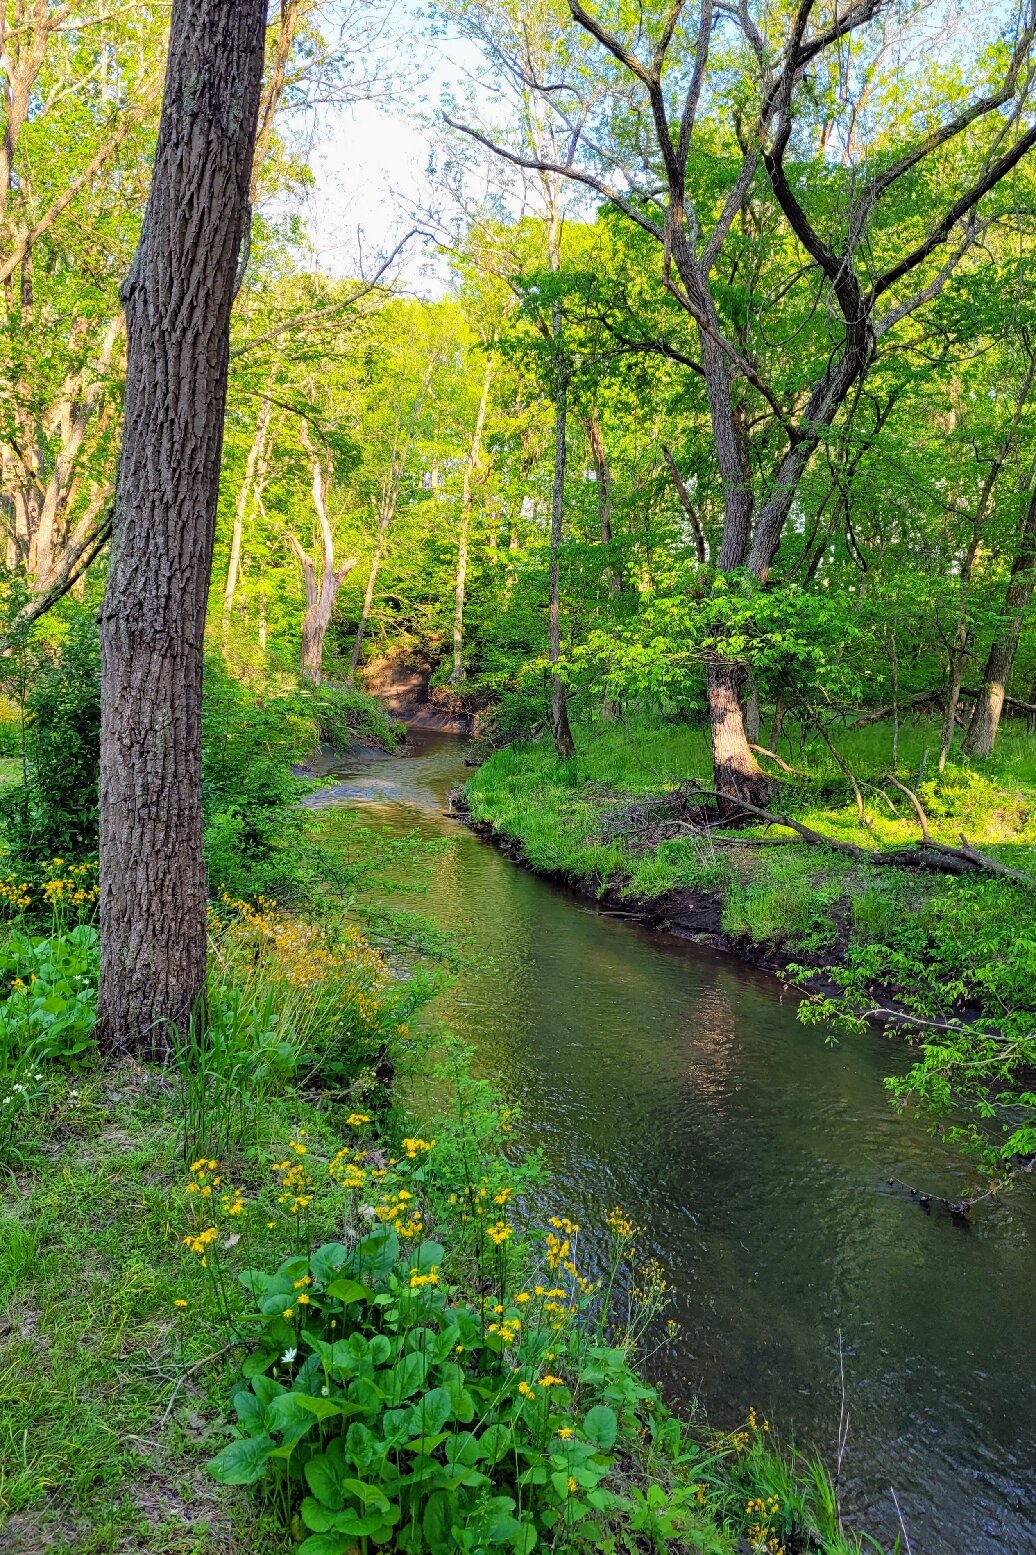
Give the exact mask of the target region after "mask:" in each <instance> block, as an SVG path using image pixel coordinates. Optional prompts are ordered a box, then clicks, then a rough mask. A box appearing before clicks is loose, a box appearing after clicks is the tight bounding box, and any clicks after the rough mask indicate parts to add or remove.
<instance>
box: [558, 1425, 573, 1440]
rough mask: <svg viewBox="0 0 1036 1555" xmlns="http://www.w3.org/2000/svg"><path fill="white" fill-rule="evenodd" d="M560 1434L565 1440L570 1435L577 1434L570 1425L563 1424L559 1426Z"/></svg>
mask: <svg viewBox="0 0 1036 1555" xmlns="http://www.w3.org/2000/svg"><path fill="white" fill-rule="evenodd" d="M558 1435H559V1436H560V1437H561V1440H562V1441H563V1442H567V1441H568V1439H569V1437H570V1436H574V1435H575V1432H574V1431H573V1430H572V1427H571V1426H570V1425H563V1426H560V1427H559V1429H558Z"/></svg>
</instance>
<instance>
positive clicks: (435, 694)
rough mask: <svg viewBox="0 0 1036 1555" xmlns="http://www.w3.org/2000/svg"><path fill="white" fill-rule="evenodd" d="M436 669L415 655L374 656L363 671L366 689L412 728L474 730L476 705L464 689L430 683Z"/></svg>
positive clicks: (391, 715) (444, 732) (451, 732)
mask: <svg viewBox="0 0 1036 1555" xmlns="http://www.w3.org/2000/svg"><path fill="white" fill-rule="evenodd" d="M434 669H435V666H434V665H433V664H432V663H430V662H429V661H428V660H426V659H421V658H418V657H416V656H415V657H402V656H400V655H392V656H390V657H386V658H383V659H375V660H374V661H373V662H372V663H371V664H369V665H368V666H367V668H366V669H365V670H364V672H363V689H364V690H365V691H366V692H367V693H368V695H370V696H373V697H377V698H378V700H379V701H380V702H382V703H383V704H384V706H385V708H386V710H387V712H388V714H389V716H390V717H391V718H394V719H396V720H397V721H398V722H399V723H405V724H407V725H408V726H410V727H411V728H415V729H438V730H439V731H440V732H441V733H443V734H472V733H474V726H475V720H476V718H477V709H476V708H474V707H471V706H469V705H468V700H467V699H466V698H465V697H464V696H463V694H462V693H459V692H452V691H449V690H447V689H446V688H445V687H443V686H435V687H429V684H428V683H429V681H430V679H431V677H432V674H433V672H434Z"/></svg>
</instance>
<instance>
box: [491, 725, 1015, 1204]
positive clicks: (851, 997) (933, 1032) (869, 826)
mask: <svg viewBox="0 0 1036 1555" xmlns="http://www.w3.org/2000/svg"><path fill="white" fill-rule="evenodd" d="M893 739H894V735H893V731H892V729H891V728H890V727H889V726H888V725H883V724H879V725H873V726H870V727H868V728H866V729H861V730H857V731H851V730H850V731H845V732H843V733H841V734H838V735H836V736H835V737H834V740H835V743H836V747H837V751H838V757H836V756H835V755H834V754H833V753H832V751H831V749H830V748H829V746H828V745H827V744H826V743H825V742H824V741H823V740H822V739H821V738H819V737H818V736H816V735H814V736H812V737H809V736H808V735H805V734H802V733H800V731H797V730H796V731H793V738H792V739H791V740H789V741H786V743H785V744H784V745H783V746H782V752H781V754H782V758H783V760H784V762H785V764H786V766H788V767H790V768H792V769H793V770H791V771H785V770H782V769H781V768H779V767H778V766H777V765H776V764H774V763H772V762H766V764H767V765H768V766H770V767H772V769H773V772H774V790H775V794H774V800H773V808H774V809H775V810H780V811H783V812H784V813H786V814H789V815H791V816H792V817H793V818H795V819H797V820H799V821H801V822H803V823H805V824H806V825H808V826H809V827H811V828H813V829H815V830H816V831H818V832H821V833H824V834H825V835H827V836H829V837H831V838H834V839H837V840H840V841H844V842H850V843H854V844H856V845H857V846H859V847H861V848H866V849H889V848H893V847H896V846H905V845H907V844H910V843H914V842H916V841H917V839H918V836H919V821H918V818H917V815H916V813H915V811H914V808H913V805H912V803H911V801H910V800H909V798H908V797H907V796H905V795H904V794H903V792H902V790H900V789H898V788H897V787H895V785H893V784H891V783H890V782H888V781H887V775H888V774H889V772H891V771H892V770H893ZM577 746H578V753H577V755H576V756H575V757H574V758H573V759H571V760H569V761H559V760H558V759H557V757H556V755H555V753H554V750H553V747H552V745H551V744H550V742H549V741H547V740H542V739H541V740H539V741H536V742H532V743H528V742H527V743H518V744H515V745H512V746H509V747H507V748H506V749H504V750H501V751H499V752H497V753H496V754H494V755H492V756H491V757H490V758H489V759H488V760H487V761H486V762H485V763H484V764H483V766H482V767H480V768H479V769H478V771H477V772H476V773H475V775H474V776H473V777H472V779H471V781H470V782H469V783H468V785H467V790H466V794H467V800H468V803H469V805H470V810H471V815H472V818H473V819H474V820H475V821H476V822H480V823H483V824H485V825H487V826H488V827H489V828H491V829H492V831H493V832H494V833H495V834H496V835H497V836H498V837H500V838H503V839H507V840H508V841H509V842H510V843H511V844H513V845H514V846H515V847H516V848H517V850H519V852H520V854H521V856H522V858H523V859H524V861H525V862H526V863H527V864H528V865H529V866H530V867H531V868H533V869H536V870H539V871H543V872H547V873H551V874H559V875H562V876H564V877H566V878H568V879H569V880H571V881H573V882H574V883H576V884H578V885H580V886H581V887H582V888H584V889H586V890H588V891H590V892H591V893H593V894H595V895H603V894H606V893H610V894H614V895H616V896H618V897H620V898H622V899H625V900H627V901H631V902H639V903H647V904H651V905H653V907H654V909H655V910H656V911H657V912H658V913H659V915H660V916H661V917H663V918H665V917H668V918H671V919H673V920H674V921H676V922H679V921H680V919H681V918H684V919H686V920H687V921H689V922H690V923H693V924H696V925H697V926H699V927H703V926H705V925H706V924H707V925H708V926H710V927H711V928H713V929H714V930H716V931H717V932H719V933H721V934H722V935H723V936H724V937H725V940H726V942H727V943H728V944H729V945H730V946H731V947H732V948H733V949H735V950H741V951H742V952H744V953H745V954H748V955H750V956H753V957H754V958H757V959H758V958H761V959H764V960H768V961H770V962H771V964H775V965H777V966H779V967H780V968H781V969H782V973H783V975H785V976H786V977H788V978H790V979H791V980H792V981H795V982H797V983H798V984H799V985H800V986H802V987H804V988H805V989H807V990H810V989H812V990H814V992H813V993H812V996H811V997H810V998H809V999H808V1000H807V1002H806V1003H805V1005H804V1006H803V1014H804V1016H805V1018H807V1019H815V1020H818V1021H823V1022H825V1023H827V1024H828V1029H831V1028H833V1027H834V1026H843V1027H852V1026H853V1025H858V1024H859V1021H860V1019H861V1014H870V1015H879V1016H888V1015H891V1016H892V1017H893V1019H894V1022H895V1026H896V1029H897V1030H898V1031H901V1032H903V1033H904V1034H906V1035H907V1036H908V1037H909V1040H911V1041H912V1042H913V1043H914V1044H915V1048H916V1053H917V1062H916V1063H915V1065H914V1066H913V1068H912V1070H911V1071H910V1072H909V1073H908V1075H907V1076H906V1077H905V1079H901V1080H898V1081H896V1082H895V1086H894V1091H895V1094H896V1095H897V1096H898V1097H899V1098H900V1099H901V1100H903V1101H904V1102H911V1103H916V1104H918V1105H920V1106H922V1107H924V1108H926V1109H928V1110H930V1111H931V1112H932V1113H933V1114H934V1115H935V1116H936V1118H937V1119H938V1120H940V1123H941V1122H942V1120H946V1119H949V1120H950V1123H951V1125H952V1128H953V1129H954V1130H955V1132H956V1133H957V1135H958V1137H959V1138H961V1140H962V1141H963V1142H964V1143H965V1144H966V1146H967V1147H968V1149H969V1150H970V1151H972V1152H973V1153H974V1154H975V1155H976V1156H977V1157H978V1158H979V1159H980V1160H981V1161H982V1163H983V1165H984V1166H985V1167H986V1168H987V1169H988V1170H989V1171H990V1172H991V1173H993V1174H994V1175H997V1174H1002V1173H1003V1172H1004V1171H1005V1170H1006V1169H1009V1168H1010V1167H1011V1166H1012V1165H1017V1164H1018V1162H1019V1160H1020V1159H1024V1158H1025V1157H1026V1156H1028V1155H1029V1154H1031V1153H1033V1152H1034V1151H1036V1127H1034V1126H1033V1117H1034V1115H1036V1114H1034V1109H1036V1097H1034V1096H1033V1095H1032V1094H1031V1092H1030V1091H1029V1090H1028V1089H1027V1086H1026V1083H1025V1081H1026V1074H1027V1072H1028V1070H1029V1069H1030V1067H1031V1065H1032V1064H1033V1062H1034V1061H1036V1043H1034V1042H1033V1031H1034V1028H1036V892H1034V891H1033V890H1032V889H1031V888H1029V887H1027V886H1025V885H1023V884H1020V883H1014V882H1012V881H1010V880H1007V879H1004V878H999V877H995V876H992V875H990V874H986V873H982V872H975V873H973V874H967V875H956V874H949V873H940V872H937V871H930V870H927V869H924V870H922V869H910V868H903V867H897V866H875V865H871V864H868V863H867V862H862V863H861V862H857V861H856V860H854V859H852V858H850V857H848V856H846V855H844V854H839V853H838V852H836V851H834V850H831V849H828V848H824V847H814V846H811V845H807V844H806V843H804V842H803V841H802V840H801V839H799V838H797V837H796V836H795V835H794V833H792V832H790V831H788V830H787V829H785V828H781V827H764V826H762V825H759V826H754V827H749V828H747V829H739V830H738V831H737V832H736V833H731V832H730V831H729V830H724V829H723V828H721V827H708V828H706V829H704V830H703V829H702V828H701V826H700V825H698V824H697V822H696V819H695V812H694V807H693V798H692V797H691V796H689V794H688V792H687V790H686V787H685V785H686V784H687V783H688V780H696V781H698V782H700V783H703V784H706V785H707V784H708V783H709V782H710V780H711V778H710V757H709V749H708V742H707V739H706V736H705V735H704V733H703V732H702V731H700V730H697V729H691V728H689V727H687V726H685V725H681V724H676V725H673V724H662V723H659V722H647V721H644V722H629V723H627V722H616V723H612V724H600V723H599V724H596V725H594V726H592V727H585V728H582V729H580V730H579V731H578V732H577ZM896 747H897V748H896V758H897V759H896V765H895V775H896V776H897V777H898V778H899V780H900V782H902V783H903V784H905V785H906V786H907V787H909V788H911V789H912V790H914V791H915V792H916V793H917V794H918V795H919V797H920V800H921V803H922V806H923V808H924V810H925V813H926V816H927V818H928V823H929V825H930V827H931V835H932V836H933V838H935V839H936V840H941V841H945V842H946V843H948V844H950V845H957V844H958V843H959V841H960V836H961V834H962V833H963V834H965V835H966V836H967V838H968V841H969V842H970V843H971V844H973V845H974V846H976V847H978V848H980V849H981V850H982V851H983V852H984V853H986V854H988V855H989V856H990V857H992V858H995V859H998V860H999V861H1001V862H1002V863H1005V864H1007V865H1009V866H1010V867H1013V868H1015V869H1019V870H1022V871H1025V872H1028V873H1032V874H1034V875H1036V752H1034V750H1033V741H1032V740H1031V738H1030V737H1029V736H1027V735H1025V734H1022V733H1020V732H1015V731H1014V730H1011V729H1008V730H1005V732H1004V734H1003V735H1002V736H1001V742H1000V746H999V748H998V752H997V755H996V757H995V759H994V760H993V761H991V762H989V763H986V764H983V765H982V766H981V767H980V768H979V767H971V766H964V765H956V766H951V767H948V768H947V771H946V772H945V773H944V774H943V775H942V776H939V775H938V774H936V773H934V760H933V755H934V752H936V751H937V749H938V731H937V729H936V728H935V726H934V725H932V724H927V723H912V724H909V725H906V726H904V727H903V728H902V729H901V730H900V731H899V734H898V739H897V741H896ZM838 758H840V760H839V759H838ZM763 760H764V761H766V758H763ZM846 768H848V769H849V772H851V774H852V777H853V778H855V780H856V788H857V790H858V794H859V802H858V799H857V793H856V792H855V791H854V788H853V782H852V779H851V778H850V777H849V776H848V775H847V772H846V770H845V769H846ZM861 809H862V817H861V814H860V810H861ZM703 909H704V911H703ZM817 989H821V990H822V991H820V992H817V991H816V990H817ZM991 1113H992V1115H991Z"/></svg>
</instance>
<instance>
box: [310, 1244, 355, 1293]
mask: <svg viewBox="0 0 1036 1555" xmlns="http://www.w3.org/2000/svg"><path fill="white" fill-rule="evenodd" d="M348 1257H349V1249H348V1248H347V1247H346V1246H344V1244H343V1243H341V1242H325V1243H324V1245H323V1247H318V1248H317V1250H316V1252H315V1253H313V1255H312V1256H311V1258H310V1260H309V1272H310V1274H312V1276H313V1278H314V1279H315V1280H316V1281H318V1283H319V1284H321V1285H324V1286H326V1285H327V1283H328V1281H329V1280H333V1279H334V1277H335V1275H336V1274H337V1273H338V1271H339V1269H342V1268H344V1267H345V1263H346V1260H347V1259H348Z"/></svg>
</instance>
